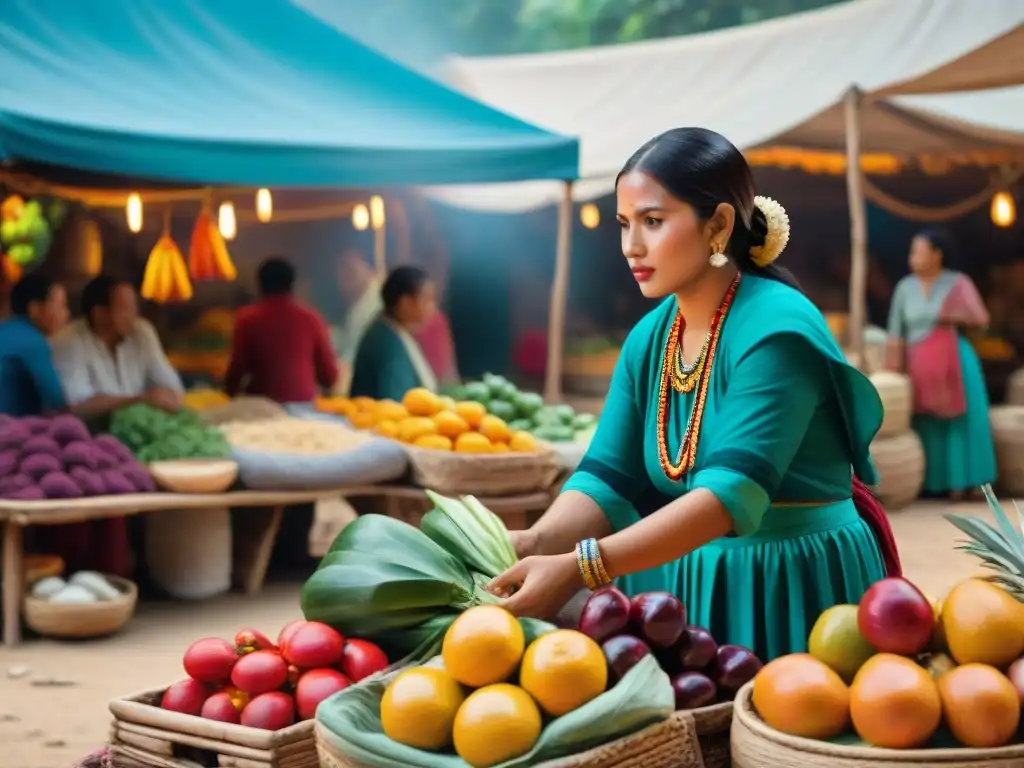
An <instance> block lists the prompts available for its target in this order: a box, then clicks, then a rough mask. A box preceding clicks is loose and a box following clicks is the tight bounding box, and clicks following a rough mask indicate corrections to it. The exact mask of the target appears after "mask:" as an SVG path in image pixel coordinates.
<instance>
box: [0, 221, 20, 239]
mask: <svg viewBox="0 0 1024 768" xmlns="http://www.w3.org/2000/svg"><path fill="white" fill-rule="evenodd" d="M17 232H18V223H17V222H15V221H5V222H4V223H3V224H0V241H2V242H4V243H10V242H11V241H13V240H14V239H15V236H16V234H17Z"/></svg>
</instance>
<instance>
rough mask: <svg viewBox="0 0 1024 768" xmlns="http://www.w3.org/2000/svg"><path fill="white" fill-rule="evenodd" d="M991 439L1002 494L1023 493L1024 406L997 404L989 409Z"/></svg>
mask: <svg viewBox="0 0 1024 768" xmlns="http://www.w3.org/2000/svg"><path fill="white" fill-rule="evenodd" d="M989 421H990V422H991V424H992V442H993V443H994V444H995V448H996V463H997V464H998V466H999V486H1000V489H1001V490H1002V491H1003V492H1004V493H1009V494H1012V495H1015V496H1016V495H1020V494H1024V405H997V406H994V407H993V408H992V409H991V410H990V411H989Z"/></svg>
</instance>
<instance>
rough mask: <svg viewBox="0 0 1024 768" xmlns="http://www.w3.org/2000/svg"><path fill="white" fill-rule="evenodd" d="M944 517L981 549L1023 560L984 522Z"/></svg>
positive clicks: (972, 518) (971, 518) (973, 519)
mask: <svg viewBox="0 0 1024 768" xmlns="http://www.w3.org/2000/svg"><path fill="white" fill-rule="evenodd" d="M944 517H945V518H946V520H948V521H949V522H950V523H952V524H953V525H954V526H956V527H957V528H958V529H960V531H962V532H963V533H965V534H967V535H968V536H969V537H970V538H971V539H972V541H974V542H976V543H977V544H979V545H981V546H982V547H984V548H986V549H991V550H993V551H998V552H1001V553H1004V554H1006V555H1008V556H1009V557H1011V558H1014V559H1017V560H1024V558H1021V557H1019V556H1017V554H1016V552H1015V551H1014V549H1013V547H1012V546H1011V545H1009V544H1008V543H1007V542H1006V540H1005V539H1004V538H1003V536H1002V535H1000V533H999V531H997V530H996V529H995V528H993V527H992V526H991V525H989V524H988V523H986V522H985V521H984V520H979V519H978V518H976V517H964V516H961V515H945V516H944Z"/></svg>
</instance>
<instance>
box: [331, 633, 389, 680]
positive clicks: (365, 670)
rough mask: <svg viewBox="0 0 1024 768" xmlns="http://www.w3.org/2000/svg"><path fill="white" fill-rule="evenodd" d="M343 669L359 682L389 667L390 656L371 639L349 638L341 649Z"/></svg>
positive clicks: (347, 674)
mask: <svg viewBox="0 0 1024 768" xmlns="http://www.w3.org/2000/svg"><path fill="white" fill-rule="evenodd" d="M340 666H341V671H342V672H343V673H344V675H345V677H347V678H348V679H349V680H351V681H353V682H355V683H358V682H359V681H360V680H365V679H366V678H368V677H369V676H370V675H375V674H377V673H378V672H382V671H384V670H385V669H387V668H388V657H387V655H386V654H385V653H384V651H382V650H381V649H380V648H378V647H377V646H376V645H374V644H373V643H371V642H370V641H369V640H357V639H355V638H349V639H348V640H346V641H345V647H344V648H342V650H341V665H340Z"/></svg>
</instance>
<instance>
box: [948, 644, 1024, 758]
mask: <svg viewBox="0 0 1024 768" xmlns="http://www.w3.org/2000/svg"><path fill="white" fill-rule="evenodd" d="M938 686H939V697H940V698H941V699H942V715H943V718H944V719H945V721H946V727H947V728H949V730H950V732H951V733H952V734H953V737H954V738H955V739H956V740H957V741H959V742H960V743H961V744H963V745H964V746H965V747H974V748H975V749H991V748H993V747H1002V746H1004V745H1005V744H1009V743H1010V741H1011V740H1012V739H1013V737H1014V736H1015V735H1016V733H1017V724H1018V723H1019V722H1020V709H1021V707H1020V696H1019V695H1018V693H1017V689H1016V688H1015V687H1014V686H1013V683H1011V682H1010V681H1009V679H1008V678H1007V677H1006V676H1005V675H1004V674H1003V673H1002V672H1000V671H999V670H998V669H996V668H995V667H990V666H988V665H987V664H964V665H963V666H962V667H956V668H955V669H952V670H950V671H949V672H947V673H946V674H944V675H943V676H942V677H940V678H939V682H938Z"/></svg>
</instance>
